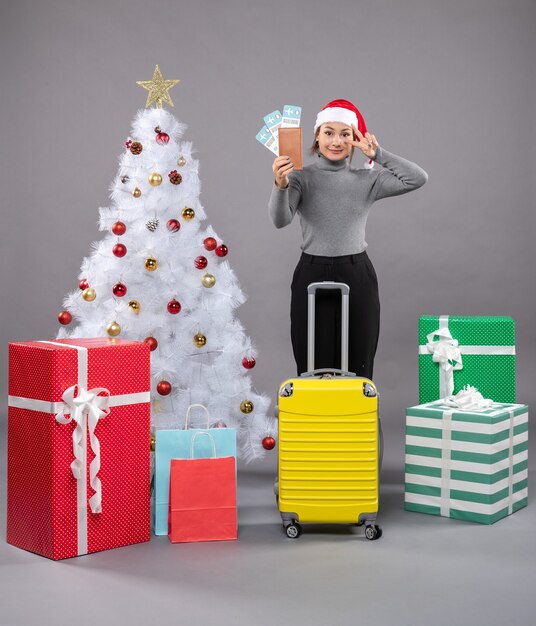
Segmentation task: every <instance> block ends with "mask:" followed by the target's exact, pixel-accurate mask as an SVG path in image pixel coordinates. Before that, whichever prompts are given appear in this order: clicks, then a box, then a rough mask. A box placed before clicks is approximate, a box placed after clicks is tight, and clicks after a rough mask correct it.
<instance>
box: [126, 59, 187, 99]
mask: <svg viewBox="0 0 536 626" xmlns="http://www.w3.org/2000/svg"><path fill="white" fill-rule="evenodd" d="M180 82H181V81H180V80H164V77H163V76H162V72H161V71H160V68H159V67H158V65H157V66H156V67H155V68H154V74H153V80H137V81H136V84H137V85H139V86H140V87H143V88H144V89H147V91H148V92H149V94H148V95H147V102H146V103H145V108H146V109H147V108H148V107H150V106H151V104H153V103H154V102H156V106H157V108H159V109H161V108H162V102H166V103H167V104H169V105H170V106H173V101H172V100H171V96H170V95H169V90H170V89H171V88H172V87H175V85H176V84H177V83H180Z"/></svg>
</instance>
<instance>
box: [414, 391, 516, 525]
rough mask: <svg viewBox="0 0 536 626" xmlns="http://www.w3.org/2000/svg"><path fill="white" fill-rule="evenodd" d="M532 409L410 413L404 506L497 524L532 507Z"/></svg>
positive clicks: (440, 405) (438, 405) (443, 407)
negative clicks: (529, 502) (529, 493)
mask: <svg viewBox="0 0 536 626" xmlns="http://www.w3.org/2000/svg"><path fill="white" fill-rule="evenodd" d="M528 417H529V414H528V407H527V405H526V404H499V403H493V404H492V406H491V407H490V408H488V409H482V410H474V409H472V410H462V409H457V408H452V407H450V406H448V405H447V404H445V403H444V402H442V401H441V400H439V401H435V402H430V403H427V404H421V405H418V406H414V407H410V408H408V409H407V411H406V466H405V496H404V508H405V509H406V510H407V511H415V512H418V513H428V514H429V515H441V516H443V517H452V518H455V519H461V520H468V521H472V522H479V523H481V524H493V523H495V522H496V521H497V520H499V519H501V518H503V517H506V516H507V515H510V514H511V513H514V512H515V511H517V510H519V509H521V508H523V507H524V506H527V479H528Z"/></svg>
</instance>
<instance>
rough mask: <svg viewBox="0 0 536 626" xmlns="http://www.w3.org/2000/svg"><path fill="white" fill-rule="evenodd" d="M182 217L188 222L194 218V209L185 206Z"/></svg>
mask: <svg viewBox="0 0 536 626" xmlns="http://www.w3.org/2000/svg"><path fill="white" fill-rule="evenodd" d="M182 217H183V218H184V219H185V220H187V221H188V222H189V221H190V220H193V219H194V217H195V211H194V210H193V209H191V208H190V207H186V208H184V209H183V210H182Z"/></svg>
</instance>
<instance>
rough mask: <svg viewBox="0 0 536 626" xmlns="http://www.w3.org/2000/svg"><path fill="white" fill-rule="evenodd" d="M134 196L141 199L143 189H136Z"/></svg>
mask: <svg viewBox="0 0 536 626" xmlns="http://www.w3.org/2000/svg"><path fill="white" fill-rule="evenodd" d="M132 195H133V196H134V197H135V198H139V197H140V196H141V189H140V188H139V187H136V189H134V191H133V192H132Z"/></svg>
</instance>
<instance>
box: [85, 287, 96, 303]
mask: <svg viewBox="0 0 536 626" xmlns="http://www.w3.org/2000/svg"><path fill="white" fill-rule="evenodd" d="M96 297H97V294H96V293H95V290H94V289H91V288H90V287H88V288H87V289H84V291H82V298H84V300H85V301H86V302H93V300H95V298H96Z"/></svg>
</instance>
